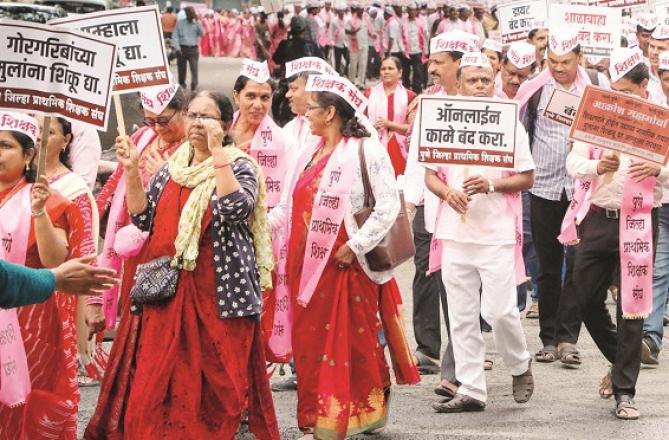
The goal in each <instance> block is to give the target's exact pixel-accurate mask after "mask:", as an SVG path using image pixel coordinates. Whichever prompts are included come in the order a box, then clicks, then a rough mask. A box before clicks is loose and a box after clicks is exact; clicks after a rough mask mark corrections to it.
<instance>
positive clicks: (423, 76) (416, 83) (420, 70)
mask: <svg viewBox="0 0 669 440" xmlns="http://www.w3.org/2000/svg"><path fill="white" fill-rule="evenodd" d="M410 61H411V71H412V74H411V90H413V91H414V92H416V95H420V93H421V92H422V91H423V87H425V83H426V82H427V65H426V64H424V63H423V55H422V54H420V53H414V54H411V60H410Z"/></svg>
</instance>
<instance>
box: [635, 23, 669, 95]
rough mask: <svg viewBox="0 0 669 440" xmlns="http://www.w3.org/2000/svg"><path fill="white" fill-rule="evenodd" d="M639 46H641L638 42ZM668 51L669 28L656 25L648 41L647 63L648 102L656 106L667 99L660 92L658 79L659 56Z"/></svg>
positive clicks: (660, 87) (663, 25)
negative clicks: (648, 72)
mask: <svg viewBox="0 0 669 440" xmlns="http://www.w3.org/2000/svg"><path fill="white" fill-rule="evenodd" d="M639 44H641V43H640V42H639ZM667 50H669V26H667V25H666V24H660V25H658V26H657V27H656V28H655V30H654V31H653V33H652V34H651V36H650V40H649V41H648V62H649V63H650V80H649V81H648V93H649V94H650V96H649V98H648V99H649V100H650V101H651V102H653V103H655V104H658V105H665V103H666V102H667V98H666V97H665V96H664V92H663V91H662V84H661V81H660V77H659V72H658V70H659V64H660V54H661V53H662V52H665V51H667Z"/></svg>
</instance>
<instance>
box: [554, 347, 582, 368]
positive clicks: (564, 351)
mask: <svg viewBox="0 0 669 440" xmlns="http://www.w3.org/2000/svg"><path fill="white" fill-rule="evenodd" d="M558 355H559V356H560V362H561V363H562V365H563V366H565V367H567V368H578V367H580V366H581V354H580V353H579V352H578V350H577V349H576V348H573V347H563V348H561V349H560V350H559V351H558Z"/></svg>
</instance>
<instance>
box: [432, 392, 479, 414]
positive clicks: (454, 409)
mask: <svg viewBox="0 0 669 440" xmlns="http://www.w3.org/2000/svg"><path fill="white" fill-rule="evenodd" d="M432 408H433V409H434V410H435V411H436V412H438V413H460V412H473V411H483V410H484V409H485V402H481V401H480V400H476V399H474V398H473V397H469V396H465V395H464V394H456V395H455V397H454V398H452V399H444V400H440V401H438V402H435V403H433V404H432Z"/></svg>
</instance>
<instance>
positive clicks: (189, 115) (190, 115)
mask: <svg viewBox="0 0 669 440" xmlns="http://www.w3.org/2000/svg"><path fill="white" fill-rule="evenodd" d="M186 118H188V120H189V121H191V122H193V121H196V120H198V119H199V120H201V121H202V122H207V121H213V122H217V121H220V120H221V118H220V117H218V116H211V115H200V114H197V113H190V112H189V113H186Z"/></svg>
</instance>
